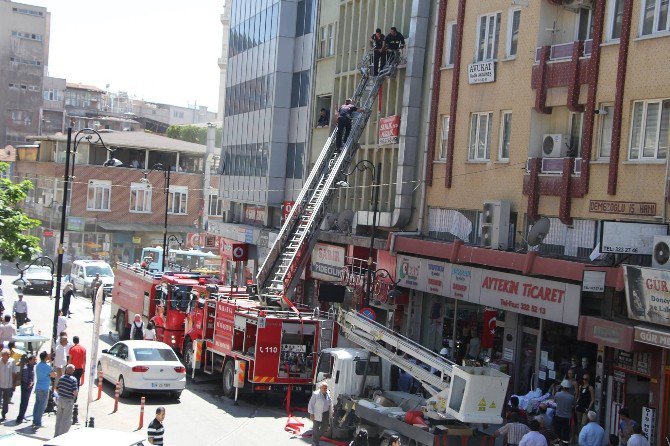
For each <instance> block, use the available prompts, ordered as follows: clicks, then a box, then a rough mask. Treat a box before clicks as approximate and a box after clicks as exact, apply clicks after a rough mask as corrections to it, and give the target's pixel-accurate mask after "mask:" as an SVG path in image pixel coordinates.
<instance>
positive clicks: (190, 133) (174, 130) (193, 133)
mask: <svg viewBox="0 0 670 446" xmlns="http://www.w3.org/2000/svg"><path fill="white" fill-rule="evenodd" d="M166 135H167V137H168V138H172V139H179V140H181V141H187V142H193V143H196V144H203V145H204V144H207V128H206V127H200V126H196V125H171V126H170V127H168V129H167V133H166ZM222 136H223V130H222V129H221V128H217V129H216V136H215V139H214V147H221V138H222Z"/></svg>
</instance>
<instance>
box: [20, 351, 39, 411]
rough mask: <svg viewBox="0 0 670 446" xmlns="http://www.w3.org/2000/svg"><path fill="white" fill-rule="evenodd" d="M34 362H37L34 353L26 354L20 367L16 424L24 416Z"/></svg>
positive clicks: (31, 383)
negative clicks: (19, 396)
mask: <svg viewBox="0 0 670 446" xmlns="http://www.w3.org/2000/svg"><path fill="white" fill-rule="evenodd" d="M35 364H37V358H36V357H35V355H28V357H27V358H26V362H25V364H23V367H21V404H20V406H19V416H18V417H16V424H21V423H23V417H25V416H26V410H27V409H28V400H30V394H31V393H32V391H33V385H34V384H35Z"/></svg>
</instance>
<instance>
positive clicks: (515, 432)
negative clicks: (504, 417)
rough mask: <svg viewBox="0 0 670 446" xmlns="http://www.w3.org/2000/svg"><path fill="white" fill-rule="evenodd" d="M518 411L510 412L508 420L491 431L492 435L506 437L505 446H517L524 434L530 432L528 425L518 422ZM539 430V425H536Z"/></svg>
mask: <svg viewBox="0 0 670 446" xmlns="http://www.w3.org/2000/svg"><path fill="white" fill-rule="evenodd" d="M519 419H520V418H519V413H518V412H512V413H510V416H509V422H508V423H507V424H505V425H504V426H503V427H501V428H500V429H498V430H497V431H495V432H494V433H493V436H494V437H499V436H501V435H504V436H505V437H506V438H507V441H506V442H505V444H506V445H507V446H518V444H519V443H520V442H521V439H522V438H523V436H524V435H526V434H527V433H528V432H530V429H528V426H526V425H525V424H523V423H521V422H519ZM538 430H539V427H538ZM542 438H543V439H544V437H542Z"/></svg>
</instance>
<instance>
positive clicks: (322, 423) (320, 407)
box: [307, 383, 332, 446]
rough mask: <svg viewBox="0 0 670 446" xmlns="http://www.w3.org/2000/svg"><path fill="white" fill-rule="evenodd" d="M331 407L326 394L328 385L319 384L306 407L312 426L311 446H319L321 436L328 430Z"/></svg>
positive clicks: (330, 401)
mask: <svg viewBox="0 0 670 446" xmlns="http://www.w3.org/2000/svg"><path fill="white" fill-rule="evenodd" d="M331 405H332V400H331V399H330V394H329V393H328V384H326V383H321V385H320V386H319V390H318V391H317V392H314V393H313V394H312V397H311V398H310V399H309V404H308V405H307V412H309V418H310V419H311V420H312V422H313V425H314V427H313V429H312V430H313V432H312V444H313V445H314V446H319V440H320V439H321V435H323V433H324V432H325V431H326V430H328V425H329V423H330V408H331Z"/></svg>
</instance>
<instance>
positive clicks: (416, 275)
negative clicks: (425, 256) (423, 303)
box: [397, 256, 424, 291]
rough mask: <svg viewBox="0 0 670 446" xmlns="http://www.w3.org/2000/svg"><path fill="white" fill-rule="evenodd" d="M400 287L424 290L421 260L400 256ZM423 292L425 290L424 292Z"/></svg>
mask: <svg viewBox="0 0 670 446" xmlns="http://www.w3.org/2000/svg"><path fill="white" fill-rule="evenodd" d="M397 265H398V271H397V273H398V279H399V280H400V282H398V285H399V286H401V287H405V288H411V289H413V290H422V288H423V285H424V281H423V280H422V279H421V277H420V274H421V259H418V258H416V257H409V256H398V264H397ZM422 291H423V290H422Z"/></svg>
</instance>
